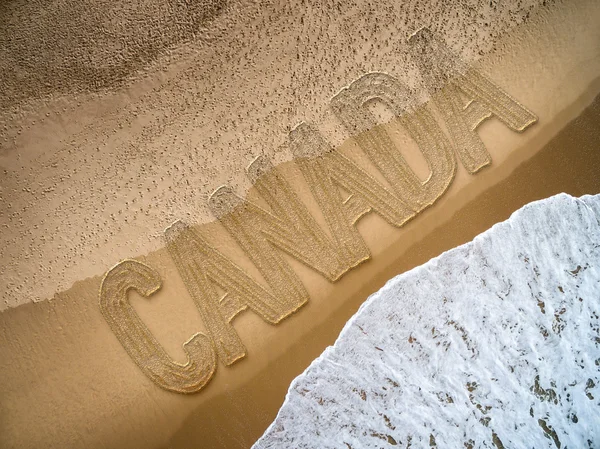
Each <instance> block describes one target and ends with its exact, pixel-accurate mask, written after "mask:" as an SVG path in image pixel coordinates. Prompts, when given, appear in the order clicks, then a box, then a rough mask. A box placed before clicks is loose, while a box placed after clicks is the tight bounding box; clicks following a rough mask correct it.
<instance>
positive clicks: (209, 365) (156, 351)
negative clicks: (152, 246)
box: [100, 260, 217, 393]
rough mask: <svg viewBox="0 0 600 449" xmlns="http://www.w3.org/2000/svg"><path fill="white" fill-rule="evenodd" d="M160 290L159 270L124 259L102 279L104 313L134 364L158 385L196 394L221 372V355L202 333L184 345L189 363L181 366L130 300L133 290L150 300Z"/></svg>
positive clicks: (101, 305) (101, 299)
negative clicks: (217, 370) (128, 295)
mask: <svg viewBox="0 0 600 449" xmlns="http://www.w3.org/2000/svg"><path fill="white" fill-rule="evenodd" d="M160 287H161V280H160V276H159V274H158V273H157V272H156V270H154V269H153V268H150V267H149V266H147V265H144V264H143V263H141V262H137V261H135V260H123V261H121V262H119V263H118V264H117V265H115V266H114V267H113V268H112V269H110V270H109V271H108V273H106V276H104V279H103V280H102V285H101V286H100V310H101V311H102V315H104V318H105V319H106V321H107V322H108V324H109V326H110V328H111V329H112V331H113V332H114V334H115V335H116V337H117V339H118V340H119V342H120V343H121V344H122V345H123V347H124V348H125V350H126V351H127V352H128V353H129V355H130V356H131V358H132V359H133V361H134V362H135V363H136V364H137V365H138V366H139V367H140V369H141V370H142V371H143V372H144V374H145V375H146V376H148V377H149V378H150V379H152V381H154V383H156V384H157V385H159V386H160V387H162V388H164V389H165V390H169V391H173V392H176V393H196V392H198V391H200V390H201V389H202V388H204V386H205V385H206V384H207V383H208V382H209V381H210V379H211V378H212V376H213V374H214V373H215V371H216V369H217V356H216V353H215V350H214V348H213V345H212V342H211V340H210V338H208V337H207V336H206V335H204V334H202V333H197V334H195V335H193V336H192V338H190V339H189V340H188V341H187V342H185V343H184V344H183V348H184V351H185V352H186V354H187V356H188V361H187V363H186V364H181V363H178V362H176V361H174V360H173V359H171V358H170V357H169V355H168V354H167V353H166V352H165V350H164V349H163V348H162V346H161V345H160V343H159V342H158V341H157V340H156V339H155V338H154V336H153V335H152V333H151V332H150V330H149V329H148V327H147V326H146V325H145V324H144V323H143V322H142V320H141V319H140V317H139V316H138V314H137V313H136V312H135V310H134V309H133V307H132V306H131V304H130V303H129V300H128V298H127V293H128V291H129V289H134V290H136V291H137V292H138V293H140V294H141V295H142V296H144V297H146V298H147V297H149V296H151V295H152V294H153V293H155V292H156V291H157V290H159V289H160Z"/></svg>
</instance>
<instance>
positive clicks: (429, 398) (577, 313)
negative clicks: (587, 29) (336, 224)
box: [254, 194, 600, 449]
mask: <svg viewBox="0 0 600 449" xmlns="http://www.w3.org/2000/svg"><path fill="white" fill-rule="evenodd" d="M599 220H600V195H598V196H584V197H582V198H580V199H577V198H573V197H571V196H569V195H566V194H561V195H557V196H554V197H552V198H549V199H546V200H542V201H538V202H534V203H531V204H529V205H527V206H525V207H524V208H522V209H521V210H519V211H517V212H515V213H514V214H513V215H512V216H511V218H510V219H509V220H507V221H505V222H503V223H500V224H497V225H495V226H494V227H492V228H491V229H490V230H488V231H487V232H485V233H483V234H481V235H479V236H478V237H476V238H475V239H474V240H473V241H472V242H470V243H468V244H466V245H463V246H460V247H458V248H455V249H453V250H451V251H448V252H446V253H444V254H442V255H441V256H439V257H437V258H435V259H432V260H430V261H429V262H428V263H426V264H425V265H423V266H421V267H418V268H415V269H413V270H411V271H409V272H407V273H404V274H402V275H399V276H397V277H395V278H393V279H392V280H390V281H389V282H388V283H387V284H386V285H385V286H384V287H383V288H382V289H381V290H380V291H379V292H377V293H375V294H374V295H372V296H371V297H370V298H369V299H368V300H367V301H366V302H365V303H364V304H363V306H362V307H361V308H360V310H359V311H358V312H357V314H356V315H355V316H354V317H353V318H351V319H350V321H349V322H348V323H347V324H346V326H345V327H344V329H343V331H342V333H341V334H340V337H339V338H338V340H337V341H336V343H335V345H334V346H333V347H329V348H328V349H327V350H326V351H325V352H324V353H323V354H322V355H321V356H320V357H319V358H318V359H316V360H315V361H314V362H313V363H312V364H311V365H310V367H309V368H308V369H307V370H306V371H305V372H304V373H303V374H302V375H300V376H299V377H298V378H296V379H295V380H294V382H293V383H292V385H291V386H290V389H289V392H288V394H287V397H286V400H285V403H284V404H283V406H282V408H281V410H280V412H279V414H278V416H277V418H276V420H275V421H274V422H273V424H272V425H271V426H270V427H269V429H267V431H266V432H265V434H264V435H263V437H262V438H261V439H260V440H259V441H258V442H257V443H256V444H255V446H254V448H256V449H264V448H274V447H277V448H319V449H325V448H354V449H357V448H382V447H394V446H396V445H397V446H399V447H407V445H409V443H411V444H410V445H409V446H411V447H417V448H419V447H429V446H430V444H431V443H433V442H434V440H435V444H436V445H437V447H438V448H453V449H454V448H462V447H465V443H469V442H470V441H471V444H472V447H498V448H500V447H506V448H545V447H548V448H554V447H557V443H559V444H560V445H561V447H562V448H563V449H564V448H572V449H575V448H587V447H599V446H600V408H599V407H598V405H599V401H600V391H599V387H598V385H599V384H600V375H599V374H600V366H599V364H600V301H599V295H600V269H599V263H598V262H600V222H599ZM542 309H543V310H542ZM544 427H545V428H544ZM555 439H557V440H556V441H555ZM500 442H501V443H500ZM502 445H503V446H502Z"/></svg>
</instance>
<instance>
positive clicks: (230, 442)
mask: <svg viewBox="0 0 600 449" xmlns="http://www.w3.org/2000/svg"><path fill="white" fill-rule="evenodd" d="M597 87H600V82H599V83H597ZM598 123H600V97H596V99H595V100H594V102H593V103H592V105H591V106H590V107H589V108H587V109H586V110H585V111H584V112H583V113H582V114H581V115H580V116H579V117H577V118H576V119H575V120H573V121H572V122H571V123H569V125H568V126H567V127H565V128H564V129H563V130H562V131H561V132H560V133H559V134H558V135H557V136H556V137H555V138H553V139H552V140H551V141H550V143H548V144H547V145H546V146H544V148H543V149H542V150H541V151H539V153H537V154H536V155H535V156H534V157H533V158H531V159H529V160H527V161H526V162H524V163H520V164H519V163H518V162H517V161H518V160H519V159H521V157H520V156H519V155H514V156H516V157H512V158H511V159H512V160H509V161H507V165H506V166H505V167H502V168H503V170H500V171H504V172H506V171H510V168H509V166H510V165H512V164H514V163H515V162H516V163H517V168H516V169H515V170H514V171H513V172H512V173H511V174H510V175H508V177H506V178H505V179H503V180H502V181H501V182H499V183H498V184H496V185H494V186H493V187H491V188H486V187H487V184H488V183H487V182H486V180H483V179H482V180H481V182H478V181H474V182H473V185H472V188H473V189H477V188H481V187H483V188H484V190H483V192H482V193H481V194H479V195H477V196H476V197H475V199H472V200H470V201H468V202H466V204H461V203H463V202H465V201H464V197H462V198H461V196H460V195H459V196H458V197H457V198H455V199H454V200H453V201H452V202H449V203H448V204H446V205H444V206H440V207H439V208H436V209H435V210H433V209H432V210H431V213H430V214H429V219H430V220H432V221H434V222H438V223H440V222H441V223H444V224H443V226H440V227H436V228H435V229H434V230H433V231H432V232H428V233H425V235H422V236H419V238H415V239H414V240H413V239H412V238H410V237H409V236H407V238H406V240H402V241H401V242H397V243H396V244H395V245H392V246H391V247H390V248H388V249H386V250H385V252H383V253H382V254H379V255H378V256H377V257H378V262H379V263H380V264H381V265H380V266H383V267H385V268H384V269H381V270H379V271H376V270H371V271H370V272H368V271H367V270H368V268H367V267H364V271H363V272H362V273H360V275H361V276H363V277H364V278H368V279H369V282H368V285H365V286H363V287H362V288H361V289H359V290H358V291H356V292H355V293H354V294H352V295H349V296H347V297H346V299H345V301H344V304H343V306H342V307H340V308H339V309H338V310H336V311H335V312H334V313H332V314H331V315H329V316H328V318H327V321H326V322H324V323H321V324H320V325H318V326H316V327H315V328H313V329H311V332H310V333H308V335H307V337H306V338H304V339H303V340H302V342H301V343H297V344H294V345H293V346H292V347H290V348H289V349H287V350H286V352H285V353H284V354H283V355H282V356H281V357H279V358H277V359H275V360H273V361H271V362H270V363H269V365H268V367H267V368H266V369H264V370H262V371H261V372H260V373H259V374H258V375H256V376H254V377H253V378H252V379H250V380H248V381H247V382H246V383H245V384H244V385H243V386H242V387H240V388H238V389H236V390H234V391H229V392H227V393H225V394H222V395H219V396H217V397H216V398H214V399H211V401H210V402H208V403H207V404H203V405H202V406H201V407H200V408H199V409H198V410H197V411H195V412H194V413H193V414H192V415H191V416H190V417H189V418H188V419H187V420H186V421H185V424H184V425H183V426H182V428H181V429H180V430H179V431H178V432H177V433H176V434H175V436H174V437H173V438H172V439H171V440H170V441H169V443H168V444H167V445H166V446H165V447H174V448H187V447H190V448H191V447H195V444H196V443H199V442H201V441H211V442H212V441H218V442H219V444H220V445H221V446H210V447H223V448H229V447H240V448H244V447H250V446H251V445H252V444H253V443H254V441H255V440H256V439H258V437H260V435H262V433H263V432H264V430H266V428H267V427H268V426H269V424H270V423H271V421H272V420H273V419H274V417H275V415H276V414H277V411H278V410H279V407H280V406H281V404H282V403H283V398H284V397H285V393H286V392H287V389H288V387H289V384H290V382H291V381H292V380H293V379H294V377H296V376H297V375H299V374H300V373H301V372H302V371H303V370H304V369H302V368H300V367H307V366H308V365H309V364H310V362H312V361H313V360H314V359H315V358H316V357H318V356H319V355H320V354H321V352H323V350H324V349H325V348H326V347H327V346H329V345H330V344H332V343H333V342H334V341H335V339H336V337H337V335H338V334H339V332H340V331H341V330H342V328H343V326H344V325H345V324H346V321H347V320H348V319H349V318H350V317H351V316H352V315H353V314H354V313H355V312H356V311H357V310H358V308H359V307H360V305H361V304H362V303H363V302H364V300H365V298H367V297H368V296H369V295H370V294H372V293H373V292H375V291H377V290H379V289H380V288H381V287H382V286H383V285H384V284H385V283H386V282H387V280H389V279H390V278H392V277H393V276H395V275H397V274H399V273H403V272H405V271H408V270H410V269H411V268H414V267H416V266H419V265H422V264H423V263H425V262H427V261H428V260H429V259H431V258H433V257H436V256H438V255H439V254H441V253H442V252H444V251H447V250H449V249H452V248H455V247H456V246H459V245H461V244H464V243H467V242H469V241H471V240H472V239H473V238H474V237H475V236H476V235H478V234H480V233H481V232H483V231H485V230H486V229H489V228H490V227H491V226H493V225H494V224H495V223H498V222H500V221H504V220H506V219H507V218H508V217H509V216H510V214H511V213H512V212H514V211H515V210H517V209H519V208H521V207H522V206H524V205H525V204H527V203H529V202H531V201H536V200H539V199H542V198H547V197H549V196H552V195H555V194H557V193H561V192H566V193H569V194H571V195H575V196H581V195H585V194H596V193H600V176H598V173H599V170H600V134H599V133H598V132H597V126H598ZM498 175H500V174H498ZM416 233H419V232H418V231H417V230H414V229H413V230H412V233H411V237H412V236H413V235H414V234H416ZM406 241H412V242H414V241H416V243H414V244H412V245H410V246H409V247H407V246H406ZM398 254H401V255H400V256H398ZM351 275H352V274H349V276H351ZM292 367H298V368H296V369H293V368H292ZM257 411H260V413H257ZM236 416H243V418H241V419H232V417H236Z"/></svg>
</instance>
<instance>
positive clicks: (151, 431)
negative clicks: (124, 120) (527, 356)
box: [0, 82, 600, 448]
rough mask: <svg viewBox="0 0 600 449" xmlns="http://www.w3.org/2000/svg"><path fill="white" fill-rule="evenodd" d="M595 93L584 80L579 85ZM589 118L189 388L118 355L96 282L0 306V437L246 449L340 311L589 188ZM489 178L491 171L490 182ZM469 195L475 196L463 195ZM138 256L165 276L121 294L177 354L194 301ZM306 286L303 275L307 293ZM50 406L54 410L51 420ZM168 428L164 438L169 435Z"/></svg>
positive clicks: (246, 330) (593, 138)
mask: <svg viewBox="0 0 600 449" xmlns="http://www.w3.org/2000/svg"><path fill="white" fill-rule="evenodd" d="M599 88H600V83H598V82H597V83H595V85H594V86H591V88H590V90H591V91H595V92H597V91H598V89H599ZM569 114H570V111H564V114H563V115H564V116H569ZM561 119H562V117H557V118H556V120H557V121H560V120H561ZM599 120H600V99H598V98H596V100H595V101H594V103H593V104H592V106H590V107H589V108H588V109H586V110H585V112H584V113H582V114H581V115H580V116H579V117H577V118H576V119H575V120H574V121H572V122H571V123H570V124H569V125H568V126H567V127H565V128H564V129H563V130H562V131H561V132H560V133H559V135H558V136H556V137H555V138H553V139H552V141H551V142H550V143H549V144H547V145H545V146H544V148H543V149H541V150H540V151H538V152H536V154H535V155H534V156H533V157H532V158H531V159H529V160H526V161H525V162H523V161H522V159H523V158H524V157H526V155H527V153H528V149H525V148H524V149H521V151H516V152H514V153H513V154H512V155H511V156H510V157H509V158H508V159H507V161H506V162H505V163H504V164H503V165H501V166H499V167H493V166H492V167H491V168H489V173H486V174H487V176H480V177H477V178H475V179H474V180H473V181H472V182H471V183H470V185H469V191H468V192H462V194H461V193H458V194H456V195H454V196H453V197H452V198H449V199H448V200H446V201H442V200H440V204H438V205H436V207H433V208H431V209H429V210H427V211H426V212H424V213H423V215H422V216H421V217H419V219H418V220H415V221H414V222H412V223H410V224H409V225H407V226H406V227H405V228H403V229H402V230H397V229H393V228H391V227H389V228H390V230H391V231H392V232H395V233H402V234H403V237H402V238H400V239H397V240H396V241H395V242H394V243H393V244H391V245H385V244H384V245H380V247H381V250H380V251H373V252H374V254H373V259H372V260H371V261H368V262H366V263H365V264H364V265H363V266H361V267H359V268H357V269H355V270H354V271H351V272H350V273H348V274H347V275H346V276H345V277H344V278H343V279H342V280H341V281H339V282H338V283H336V284H334V286H333V287H332V288H334V289H335V290H333V292H332V293H330V294H329V295H327V297H325V298H323V297H322V296H320V295H318V294H317V295H316V297H315V299H314V300H311V302H310V303H309V304H308V305H307V306H305V307H304V308H303V309H301V310H300V311H299V312H298V313H296V314H295V315H293V316H292V317H290V318H289V319H288V320H286V321H284V322H283V323H282V324H280V325H278V326H268V325H266V324H264V323H261V322H260V320H259V319H258V318H256V317H254V316H253V315H252V314H243V315H241V316H240V317H239V318H236V320H235V321H234V325H235V327H236V329H237V330H238V332H239V333H240V336H241V338H242V340H243V341H244V343H245V344H246V346H247V347H248V349H249V355H248V357H247V358H246V359H245V360H242V361H240V362H238V363H237V364H235V365H233V366H232V367H228V368H226V367H224V366H222V365H220V366H219V367H218V370H217V374H216V376H215V378H214V379H213V381H212V382H211V383H210V384H209V385H208V387H207V388H206V390H204V391H202V392H201V393H200V394H197V395H193V396H181V395H176V394H171V393H168V392H165V391H162V390H160V389H158V388H156V387H155V386H154V385H153V384H152V383H151V381H149V380H148V379H146V378H145V377H144V376H143V374H142V373H141V372H140V371H139V370H138V368H137V367H136V366H135V365H134V364H133V363H132V362H131V360H129V358H128V357H127V355H126V354H125V353H124V351H123V349H122V348H121V346H120V345H119V344H118V342H117V341H116V339H115V338H114V336H113V335H112V334H111V333H110V331H109V329H108V327H107V326H106V324H105V322H104V321H103V319H102V317H101V315H100V312H99V310H98V307H97V296H96V295H97V291H98V286H99V281H100V279H98V278H95V279H92V280H86V281H83V282H81V283H78V284H76V285H75V286H74V287H73V288H72V289H70V290H69V291H68V292H65V293H62V294H59V295H57V297H55V298H54V300H53V301H50V302H43V303H36V304H28V305H24V306H21V307H18V308H16V309H12V310H9V311H6V312H4V313H3V314H2V315H1V316H0V320H1V327H0V328H1V329H2V334H3V335H2V339H3V340H5V341H9V339H10V343H9V344H8V345H5V346H3V347H2V349H1V352H2V358H3V359H5V360H8V359H11V360H13V363H12V364H11V367H8V366H4V367H3V369H2V371H3V372H2V377H3V379H4V381H5V382H4V383H3V393H2V396H3V398H4V400H3V401H2V405H1V407H2V415H3V416H9V417H11V418H10V420H5V421H4V431H3V435H5V437H6V436H11V435H12V438H16V439H15V440H12V441H13V443H14V442H16V441H19V440H20V438H19V437H18V435H21V437H22V427H21V426H22V425H23V423H24V422H31V421H32V420H33V422H35V423H36V425H35V427H34V429H35V430H33V431H30V432H29V433H28V438H29V443H30V444H28V445H30V446H31V447H34V446H39V445H44V446H47V447H53V446H55V445H56V446H62V447H77V446H80V445H85V446H87V447H89V446H90V445H96V444H97V445H98V447H101V446H102V445H108V446H110V447H143V446H146V447H148V446H150V447H156V446H157V445H158V446H163V447H177V448H179V447H197V446H198V445H201V446H202V447H249V446H250V445H251V444H252V443H253V441H254V440H255V439H256V438H258V437H259V436H260V434H261V433H262V432H263V431H264V430H265V429H266V427H267V426H268V425H269V423H270V422H271V421H272V419H273V418H274V416H275V414H276V412H277V410H278V407H279V406H280V405H281V403H282V401H283V398H284V395H285V392H286V390H287V387H288V385H289V383H290V382H291V380H292V379H293V378H294V377H295V376H296V375H298V374H299V373H300V372H301V371H302V370H303V369H304V368H305V367H306V366H307V365H308V364H309V363H310V361H312V360H313V359H314V358H315V357H316V356H318V355H319V354H320V353H321V352H322V350H323V349H324V348H325V347H326V346H328V345H329V344H331V343H333V341H334V340H335V338H336V336H337V334H338V333H339V331H340V330H341V328H342V327H343V325H344V323H345V322H346V321H347V319H348V318H349V317H350V316H351V315H352V314H353V313H354V312H355V311H356V310H357V308H358V307H359V306H360V304H361V303H362V302H363V301H364V299H365V298H366V297H367V296H368V295H369V294H371V293H373V292H374V291H376V290H378V289H379V288H380V287H381V286H382V285H383V283H385V281H386V280H387V279H389V278H391V277H392V276H394V275H396V274H399V273H401V272H404V271H406V270H408V269H410V268H412V267H414V266H417V265H420V264H422V263H424V262H425V261H427V260H429V259H430V258H431V257H434V256H436V255H438V254H440V253H441V252H443V251H445V250H448V249H450V248H453V247H455V246H457V245H459V244H462V243H465V242H467V241H469V240H471V239H472V238H473V237H474V236H475V235H477V234H478V233H480V232H482V231H484V230H485V229H487V228H489V227H490V226H491V225H493V224H494V223H496V222H498V221H501V220H504V219H506V218H507V217H508V216H509V215H510V213H512V212H513V211H514V210H516V209H518V208H519V207H521V206H522V205H524V204H526V203H528V202H530V201H533V200H536V199H540V198H544V197H547V196H550V195H553V194H555V193H558V192H562V191H564V192H567V193H570V194H572V195H582V194H585V193H598V192H600V178H599V177H598V176H597V173H598V169H600V152H598V151H597V148H598V147H599V144H600V135H599V134H598V133H597V132H596V124H597V123H598V121H599ZM547 126H548V127H551V126H552V123H550V124H547ZM530 145H531V146H534V145H535V142H534V143H530ZM529 150H530V149H529ZM490 178H492V179H493V178H499V179H502V178H504V179H503V180H501V181H500V182H498V183H495V184H494V183H492V184H493V186H492V187H489V186H490ZM472 191H482V192H481V193H480V194H478V195H477V196H476V197H475V198H474V199H473V198H472V193H471V192H472ZM367 225H368V226H369V227H372V226H373V225H374V224H373V223H371V224H369V223H367ZM217 226H218V225H215V224H212V225H209V228H210V227H217ZM379 227H381V224H380V225H379ZM206 231H207V228H206V227H202V228H201V232H203V234H204V233H206ZM206 235H209V234H206ZM409 242H410V243H409ZM369 243H372V242H369ZM141 260H143V261H147V262H148V263H151V264H152V265H153V266H155V267H158V269H159V271H160V272H161V274H162V275H163V276H164V278H165V279H168V280H169V281H170V282H169V283H166V284H165V289H164V291H163V292H162V294H159V295H157V297H156V298H153V299H152V301H145V302H144V301H142V300H141V299H138V298H134V299H133V300H132V302H134V304H135V306H136V308H137V310H138V312H139V313H140V315H141V317H142V319H144V321H145V322H146V323H147V324H148V326H149V327H150V329H151V330H152V332H153V333H155V335H156V336H157V338H158V339H159V341H160V342H161V343H162V344H163V345H164V346H165V347H166V348H167V350H168V352H169V353H171V354H173V356H174V357H175V358H177V359H179V360H181V359H182V354H183V353H182V351H181V342H182V341H184V340H185V339H186V338H189V335H190V330H191V329H196V330H198V323H197V321H198V320H197V319H196V317H195V313H194V311H193V307H190V304H189V303H190V301H188V300H187V298H185V297H184V295H181V294H180V295H173V294H172V293H173V292H174V291H177V292H178V293H181V292H183V291H184V287H183V285H178V286H174V285H173V283H175V282H181V281H180V280H178V279H177V278H178V276H177V274H176V272H175V269H174V267H173V266H171V265H170V264H169V262H168V260H167V255H166V254H164V251H159V252H157V253H155V254H150V255H148V256H146V257H144V258H141ZM296 268H297V267H296ZM314 284H315V283H313V284H308V283H307V285H308V286H309V289H311V287H312V289H314V288H315V286H314ZM312 289H311V290H312ZM311 293H313V295H314V292H311ZM324 301H327V302H328V304H327V306H326V307H324V305H325V304H324ZM145 303H146V304H145ZM144 306H146V307H144ZM190 317H192V318H190ZM257 331H258V332H257ZM257 333H260V334H262V337H263V338H257V337H256V334H257ZM15 337H18V338H15ZM28 353H29V354H30V355H29V356H28V355H27V354H28ZM19 354H20V355H19ZM124 391H127V392H128V394H126V395H123V392H124ZM134 392H136V393H134ZM133 393H134V394H133ZM27 398H29V399H27ZM33 403H35V407H33V408H32V406H31V404H33ZM142 404H146V405H145V406H142ZM57 407H58V408H59V409H60V410H62V411H63V412H61V413H60V414H54V413H53V412H52V410H56V408H57ZM98 414H100V415H98ZM86 416H87V417H88V418H85V417H86ZM91 416H94V417H95V419H94V423H93V425H91V423H90V422H89V421H88V420H89V419H90V417H91ZM82 418H83V420H82ZM115 418H116V420H115ZM7 424H8V426H7ZM175 428H177V429H179V430H177V432H176V433H175V434H174V436H173V437H172V438H171V439H169V440H167V439H166V437H167V436H168V433H167V432H168V429H175ZM159 429H160V430H159ZM65 437H67V438H66V439H65ZM9 441H10V440H9ZM58 442H60V444H58Z"/></svg>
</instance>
